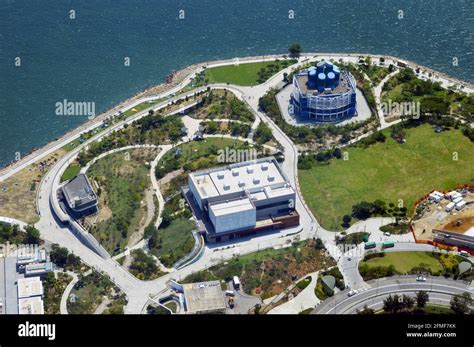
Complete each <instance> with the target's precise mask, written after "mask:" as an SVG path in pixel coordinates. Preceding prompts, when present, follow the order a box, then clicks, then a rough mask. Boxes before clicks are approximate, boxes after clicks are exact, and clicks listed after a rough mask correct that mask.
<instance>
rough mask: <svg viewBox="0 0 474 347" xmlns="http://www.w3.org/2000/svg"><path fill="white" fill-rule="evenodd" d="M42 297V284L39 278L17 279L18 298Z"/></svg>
mask: <svg viewBox="0 0 474 347" xmlns="http://www.w3.org/2000/svg"><path fill="white" fill-rule="evenodd" d="M42 295H43V283H42V282H41V279H40V278H39V277H29V278H19V279H18V298H19V299H21V298H27V297H31V296H42Z"/></svg>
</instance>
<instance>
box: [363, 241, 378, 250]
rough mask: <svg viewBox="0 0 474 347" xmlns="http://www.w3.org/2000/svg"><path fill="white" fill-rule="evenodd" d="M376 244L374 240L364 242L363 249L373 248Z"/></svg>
mask: <svg viewBox="0 0 474 347" xmlns="http://www.w3.org/2000/svg"><path fill="white" fill-rule="evenodd" d="M376 246H377V245H376V243H375V242H366V244H365V245H364V248H365V249H371V248H375V247H376Z"/></svg>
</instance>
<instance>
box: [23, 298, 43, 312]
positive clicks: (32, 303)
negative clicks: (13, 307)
mask: <svg viewBox="0 0 474 347" xmlns="http://www.w3.org/2000/svg"><path fill="white" fill-rule="evenodd" d="M18 314H44V304H43V299H42V298H41V297H40V296H34V297H32V298H23V299H19V300H18Z"/></svg>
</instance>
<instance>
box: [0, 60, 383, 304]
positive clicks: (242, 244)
mask: <svg viewBox="0 0 474 347" xmlns="http://www.w3.org/2000/svg"><path fill="white" fill-rule="evenodd" d="M346 56H349V57H351V59H353V60H355V61H356V60H357V59H358V58H357V55H347V54H344V55H331V54H323V55H318V56H312V57H308V56H307V55H305V56H303V57H302V58H300V59H299V61H298V63H297V64H295V65H293V66H290V67H288V68H286V69H284V70H282V71H280V72H279V73H277V74H275V75H274V76H273V77H271V78H270V79H269V80H268V81H266V82H265V83H263V84H260V85H258V86H253V87H239V86H233V85H226V84H215V85H212V86H209V87H210V88H212V89H227V90H229V91H231V92H233V93H234V94H235V95H236V96H237V97H238V98H240V99H241V100H244V101H245V102H246V103H247V104H248V105H249V106H250V109H251V110H252V112H253V113H254V114H255V115H256V117H257V118H258V119H259V121H263V122H265V123H267V125H268V126H269V127H270V128H271V129H272V132H273V135H274V137H275V139H276V140H277V141H278V142H279V143H280V144H281V145H282V147H283V149H284V153H285V161H284V162H283V163H282V169H283V171H284V172H285V173H286V174H287V175H288V176H289V179H290V182H291V185H292V186H293V188H295V189H296V191H297V196H296V202H295V206H296V209H297V210H298V212H299V213H300V226H299V227H297V228H289V229H286V230H280V231H278V232H274V233H268V234H266V233H264V234H262V235H259V236H258V237H253V236H251V237H247V238H242V239H241V240H238V241H236V240H234V241H233V242H232V243H229V245H231V246H232V247H233V248H230V249H224V248H222V247H223V246H225V245H222V244H220V245H219V247H212V246H209V245H208V246H206V248H205V249H204V252H203V255H202V256H201V257H200V258H199V260H198V261H196V262H195V263H193V264H191V265H189V266H187V267H185V268H183V269H181V270H179V271H175V272H173V273H171V274H166V275H164V276H162V277H160V278H158V279H156V280H153V281H148V282H145V281H140V280H138V279H137V278H135V277H134V276H133V275H131V274H130V273H128V272H127V271H126V270H125V269H123V268H122V267H121V266H120V265H119V264H118V263H117V262H116V261H115V260H114V259H110V258H108V259H104V258H102V257H100V256H99V255H98V254H97V253H95V252H93V251H92V250H91V249H90V248H89V247H87V246H85V245H84V244H83V243H81V242H80V241H79V240H78V239H77V237H76V236H75V235H74V234H73V233H72V232H71V230H70V227H69V225H68V224H67V223H66V222H64V223H63V222H61V221H60V219H62V218H59V220H58V219H57V218H55V212H54V211H53V210H52V208H57V206H53V207H52V206H51V204H53V205H54V201H55V193H56V190H57V181H58V180H59V178H60V176H61V174H62V172H63V171H64V170H65V168H66V167H67V163H69V162H71V161H72V160H74V158H75V156H77V154H78V152H79V151H80V149H81V148H83V147H84V146H87V145H88V144H89V143H91V142H93V141H97V140H99V139H100V138H102V137H104V136H106V135H108V134H110V132H112V131H115V130H117V129H120V127H123V126H124V124H129V123H131V122H133V121H134V120H136V119H138V118H140V117H143V116H146V115H147V114H148V110H144V111H141V112H138V113H137V114H136V115H134V116H132V117H130V118H128V119H126V120H125V121H123V122H119V123H117V124H114V125H113V126H111V127H109V128H108V129H107V130H104V131H103V132H101V133H99V134H97V135H96V136H94V137H92V138H91V139H89V140H87V141H86V142H85V143H84V144H83V145H81V146H78V147H77V148H75V149H74V150H72V151H70V152H68V153H67V154H66V155H65V156H64V157H63V158H61V159H59V160H58V162H57V163H56V165H55V166H53V167H52V168H51V169H50V170H49V172H48V173H47V174H46V175H45V177H44V179H43V180H42V182H41V184H40V194H38V200H37V205H38V210H39V213H40V215H41V219H40V221H39V222H38V223H36V227H37V228H38V229H39V230H40V231H41V237H42V238H43V239H45V240H47V241H49V242H53V243H59V244H60V245H61V246H63V247H66V248H68V249H69V250H70V251H73V252H74V253H75V254H76V255H78V256H79V257H81V259H82V260H83V261H84V262H85V263H86V264H88V265H89V266H91V267H94V268H95V269H97V270H100V271H102V272H104V273H107V274H108V275H109V276H110V278H111V280H112V281H113V282H114V283H115V284H116V285H117V286H118V287H120V288H121V289H122V291H123V292H124V293H125V294H126V295H127V298H128V304H127V306H126V307H125V313H139V312H142V311H143V308H144V305H145V304H146V302H147V300H148V298H149V297H150V295H153V294H156V293H159V292H161V291H162V290H163V289H165V288H166V282H167V281H168V280H169V279H170V278H176V279H178V280H179V279H180V278H184V277H186V276H187V275H189V274H191V273H193V272H196V271H199V270H203V269H205V268H207V267H209V266H212V265H215V264H217V263H220V262H222V261H225V260H226V259H230V258H231V257H232V256H234V254H235V252H237V253H239V254H246V253H251V252H255V251H257V250H259V249H264V248H269V247H277V246H281V245H285V244H287V243H288V242H290V243H291V242H292V241H293V240H294V236H291V235H289V236H288V234H292V233H294V232H297V231H300V233H299V235H298V236H299V238H300V240H304V239H308V238H312V237H313V236H317V237H320V238H321V239H322V240H323V242H324V243H325V244H326V245H327V246H334V233H333V232H331V231H329V230H325V229H323V228H321V227H320V226H319V225H318V223H317V220H316V219H315V218H314V216H313V215H312V213H311V211H310V210H309V209H308V207H307V205H306V203H305V202H304V199H303V197H302V195H301V192H300V189H299V184H298V177H297V160H298V151H297V149H296V146H295V145H294V144H293V143H292V141H291V140H290V139H289V138H288V136H287V135H286V134H284V133H283V131H282V130H281V129H279V128H278V127H277V126H276V125H275V124H274V123H273V121H272V120H271V119H270V118H269V117H267V116H266V115H265V114H264V113H262V112H261V111H260V110H259V106H258V100H259V98H260V97H261V96H263V95H264V94H265V93H266V92H267V91H268V90H269V89H270V88H272V87H274V86H276V85H278V84H279V83H280V82H281V81H282V78H283V73H290V72H291V71H292V70H293V69H295V68H296V67H297V66H300V65H301V64H304V63H306V62H308V61H314V60H320V59H323V58H324V59H327V60H329V59H331V58H333V59H336V60H337V59H339V58H341V57H346ZM255 61H261V59H260V60H259V59H256V60H255ZM386 61H387V60H386ZM388 63H389V62H388V61H387V64H388ZM227 64H229V62H227ZM223 65H225V64H223ZM200 71H202V68H199V69H197V70H196V72H200ZM188 82H189V80H188ZM184 85H185V84H183V85H181V87H183V86H184ZM178 90H179V89H178ZM202 90H205V89H204V88H198V89H197V90H192V91H190V92H189V93H184V94H182V95H179V96H177V97H176V98H173V99H169V100H168V101H167V102H163V103H160V104H158V105H155V106H153V107H152V109H153V110H155V111H156V110H158V109H162V108H163V107H166V106H167V105H168V104H169V103H170V102H171V101H173V100H177V99H184V98H185V97H186V96H190V95H193V94H194V93H195V92H197V91H202ZM166 93H167V95H170V93H171V90H170V91H168V92H166ZM163 95H164V94H160V95H157V96H152V97H149V98H148V99H149V100H153V99H157V98H159V97H163ZM143 100H144V99H141V101H143ZM130 107H133V106H132V105H131V104H130V105H128V108H130ZM124 110H125V108H124ZM178 112H179V111H178ZM71 139H72V137H71V138H66V139H65V140H64V141H63V142H62V143H58V144H57V145H58V146H60V147H62V146H63V145H65V144H66V143H67V142H69V141H70V140H71ZM55 145H56V144H55ZM51 150H52V149H51V148H50V149H48V151H51ZM46 152H47V151H46ZM41 155H42V156H44V155H45V151H43V152H42V154H41ZM41 155H39V156H37V157H36V160H38V159H39V158H40V157H41ZM31 162H34V161H31V160H30V161H24V162H22V163H21V164H18V165H16V167H15V169H13V168H10V169H9V170H8V171H7V173H6V174H3V175H2V176H1V177H0V180H3V179H5V178H7V177H9V176H10V175H11V174H13V173H14V172H17V171H18V170H19V169H21V168H22V167H25V165H27V164H28V163H31ZM41 196H42V197H43V198H41ZM50 198H51V199H50ZM58 213H60V211H58ZM234 247H235V248H234ZM218 248H219V250H218V251H216V249H218ZM329 250H330V255H331V256H332V257H334V258H335V259H337V258H339V257H340V255H341V252H340V251H338V249H337V248H336V247H329ZM342 271H344V268H342Z"/></svg>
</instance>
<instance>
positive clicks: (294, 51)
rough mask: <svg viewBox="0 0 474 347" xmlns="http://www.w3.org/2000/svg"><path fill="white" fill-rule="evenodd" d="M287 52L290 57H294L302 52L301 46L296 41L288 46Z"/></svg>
mask: <svg viewBox="0 0 474 347" xmlns="http://www.w3.org/2000/svg"><path fill="white" fill-rule="evenodd" d="M288 52H290V57H292V58H296V57H299V56H300V55H301V53H303V47H302V46H301V45H300V44H299V43H298V42H294V43H292V44H291V45H290V47H288Z"/></svg>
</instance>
